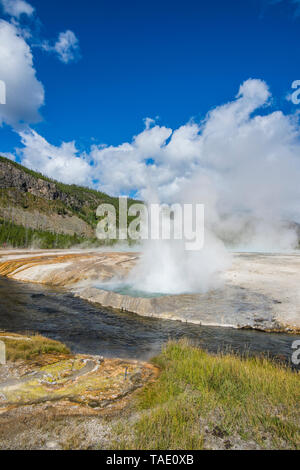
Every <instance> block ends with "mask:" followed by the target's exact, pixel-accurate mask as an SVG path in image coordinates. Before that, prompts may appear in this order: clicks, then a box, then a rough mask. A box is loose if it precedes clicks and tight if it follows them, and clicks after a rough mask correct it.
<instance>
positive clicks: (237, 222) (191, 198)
mask: <svg viewBox="0 0 300 470" xmlns="http://www.w3.org/2000/svg"><path fill="white" fill-rule="evenodd" d="M270 104H271V93H270V91H269V88H268V86H267V84H266V83H265V82H263V81H261V80H255V79H249V80H247V81H246V82H245V83H243V84H242V85H241V87H240V90H239V92H238V94H237V96H236V97H235V99H234V100H233V101H231V102H229V103H227V104H225V105H222V106H219V107H217V108H215V109H213V110H212V111H210V112H209V113H208V114H207V116H206V118H205V120H204V121H202V122H201V123H196V122H192V121H191V122H188V123H187V124H185V125H183V126H181V127H180V128H179V129H176V130H174V131H173V130H172V129H169V128H166V127H164V126H159V125H156V124H155V122H154V121H152V120H150V119H148V120H146V126H145V129H144V131H143V132H141V133H140V134H139V135H137V136H135V137H134V138H133V140H132V142H130V143H123V144H121V145H120V146H117V147H113V146H110V147H107V146H103V145H101V146H93V147H92V148H91V151H90V153H89V154H86V153H84V154H82V155H79V154H78V152H76V148H75V144H74V143H71V144H70V143H69V144H66V143H63V144H62V145H61V146H60V147H55V146H50V144H48V143H47V142H46V141H45V140H44V139H42V138H41V137H40V136H38V134H36V133H34V134H27V135H25V134H24V133H23V134H22V139H23V144H24V148H23V149H22V150H21V151H20V152H21V153H20V155H21V156H23V159H24V160H23V161H25V162H26V164H27V165H28V166H30V167H31V168H36V169H38V170H39V171H42V172H43V173H46V174H47V172H48V173H50V174H51V176H54V177H55V174H56V171H57V170H56V169H57V168H60V171H59V172H58V173H57V177H59V178H61V179H63V180H64V181H66V180H68V181H71V180H72V178H73V177H74V181H78V179H80V181H81V184H90V183H91V181H93V184H94V187H96V188H97V189H101V190H102V191H106V192H108V193H110V194H114V195H119V194H120V193H122V194H130V193H132V192H136V194H137V195H138V197H140V198H142V199H144V200H146V201H148V202H153V201H155V202H157V201H159V202H164V203H170V204H171V203H202V204H205V232H206V233H205V246H204V250H202V252H199V253H194V252H191V253H187V252H186V251H184V249H183V245H180V243H179V242H178V243H171V244H168V243H164V242H161V243H157V244H156V245H151V246H146V247H145V256H144V258H143V261H142V262H141V264H140V265H139V266H138V267H137V271H136V272H135V273H133V276H134V279H133V278H132V282H135V283H136V286H137V287H138V288H140V289H142V288H143V290H149V291H150V290H151V291H156V292H191V291H195V290H198V291H205V290H208V289H212V288H214V287H217V286H218V285H219V273H220V272H222V271H223V270H224V269H225V268H226V267H227V266H228V263H229V262H230V260H229V258H228V253H227V249H225V245H227V246H230V247H232V248H236V249H245V250H255V251H271V250H272V251H274V250H275V251H282V250H288V249H294V248H295V247H296V245H297V243H298V237H297V233H296V230H295V225H293V222H298V223H299V222H300V205H299V200H300V185H299V177H300V141H299V137H300V132H299V121H298V115H297V113H295V114H294V115H285V114H283V112H281V111H273V112H272V111H271V112H268V106H270ZM260 110H261V112H260ZM81 165H82V166H81ZM65 168H68V174H67V175H66V174H65V175H64V171H65Z"/></svg>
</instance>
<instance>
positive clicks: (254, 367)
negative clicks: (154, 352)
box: [116, 342, 300, 450]
mask: <svg viewBox="0 0 300 470" xmlns="http://www.w3.org/2000/svg"><path fill="white" fill-rule="evenodd" d="M154 363H155V364H156V365H158V366H159V367H160V369H161V375H160V377H159V379H158V380H157V381H156V382H155V383H153V384H150V385H149V386H148V387H146V388H145V389H144V390H143V391H142V392H140V394H139V396H138V399H137V403H136V408H137V411H138V412H139V418H138V420H137V421H135V422H134V424H132V428H131V430H128V425H126V426H122V425H121V428H120V429H118V432H119V436H121V437H120V439H119V440H118V441H117V444H116V447H117V448H121V449H151V450H164V449H183V450H193V449H203V448H209V447H210V443H209V442H210V441H209V439H208V436H213V435H214V433H216V431H217V434H218V435H221V437H222V438H223V439H224V440H225V441H226V440H227V441H228V440H229V441H230V440H231V441H233V442H234V441H235V439H237V438H240V439H242V440H243V441H245V442H247V441H248V442H249V441H250V440H254V441H255V442H256V443H257V444H258V445H259V446H260V447H267V448H275V449H278V448H291V449H296V448H298V449H299V448H300V434H299V431H300V429H299V420H300V411H299V403H300V382H299V374H298V373H296V372H293V371H291V370H290V369H288V368H286V367H285V366H283V365H278V364H275V363H273V362H271V361H270V360H267V359H264V358H257V357H256V358H249V357H248V358H239V357H237V356H235V355H230V354H228V355H218V356H214V355H209V354H207V353H206V352H204V351H202V350H200V349H198V348H195V347H192V346H191V345H189V344H187V343H186V342H179V343H175V342H171V343H169V344H168V346H167V347H166V348H165V349H164V351H163V352H162V353H161V355H160V356H158V357H157V358H156V359H155V360H154ZM124 435H125V436H127V437H126V438H124V437H122V436H124Z"/></svg>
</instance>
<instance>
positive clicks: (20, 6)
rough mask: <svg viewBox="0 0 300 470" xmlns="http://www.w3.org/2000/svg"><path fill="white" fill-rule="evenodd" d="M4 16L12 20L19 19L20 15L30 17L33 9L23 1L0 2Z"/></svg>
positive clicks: (6, 0)
mask: <svg viewBox="0 0 300 470" xmlns="http://www.w3.org/2000/svg"><path fill="white" fill-rule="evenodd" d="M0 3H1V5H2V8H3V11H4V13H5V14H7V15H10V16H12V17H14V18H20V16H21V15H27V16H31V15H32V14H33V12H34V8H33V7H32V6H31V5H30V4H29V3H28V2H26V1H25V0H0Z"/></svg>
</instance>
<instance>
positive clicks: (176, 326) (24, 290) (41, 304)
mask: <svg viewBox="0 0 300 470" xmlns="http://www.w3.org/2000/svg"><path fill="white" fill-rule="evenodd" d="M0 329H1V330H6V331H10V332H14V333H24V332H35V333H40V334H42V335H44V336H47V337H49V338H52V339H56V340H59V341H62V342H64V343H65V344H66V345H67V346H69V347H70V349H71V350H72V351H73V352H74V353H82V354H95V355H104V356H107V357H122V358H135V359H141V360H148V359H149V358H151V357H152V356H153V355H155V354H157V353H159V351H160V350H161V348H162V346H163V345H164V344H165V343H166V342H167V341H168V340H169V339H177V340H178V339H180V338H184V337H185V338H188V339H189V340H191V341H192V342H193V343H195V344H196V345H198V346H200V347H202V348H203V349H205V350H207V351H209V352H212V353H216V352H220V351H235V352H237V353H239V354H243V353H245V352H247V353H250V354H259V353H263V354H266V355H269V356H270V357H273V358H279V359H280V360H284V361H285V362H290V360H291V356H292V353H293V350H292V343H293V342H294V341H295V340H299V339H300V336H295V335H293V336H292V335H288V334H283V333H280V334H277V333H264V332H259V331H253V330H235V329H230V328H221V327H205V326H198V325H193V324H185V323H181V322H177V321H171V320H159V319H153V318H144V317H140V316H138V315H135V314H130V313H124V312H116V311H113V310H110V309H107V308H100V307H96V306H93V305H91V304H89V303H88V302H86V301H84V300H81V299H79V298H77V297H74V296H73V295H72V294H70V293H68V292H67V291H64V290H63V289H55V288H51V287H45V286H42V285H38V284H27V283H26V284H25V283H21V282H17V281H13V280H10V279H7V278H3V277H0Z"/></svg>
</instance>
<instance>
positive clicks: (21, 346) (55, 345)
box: [0, 333, 70, 362]
mask: <svg viewBox="0 0 300 470" xmlns="http://www.w3.org/2000/svg"><path fill="white" fill-rule="evenodd" d="M6 335H7V336H16V338H18V337H19V339H11V338H5V336H6ZM0 340H1V341H3V342H4V343H5V346H6V359H7V360H9V361H13V362H14V361H17V360H20V359H21V360H30V359H34V358H35V357H37V356H39V355H40V354H70V350H69V349H68V348H67V347H66V346H65V345H64V344H62V343H60V342H58V341H54V340H51V339H48V338H45V337H43V336H40V335H26V338H24V339H21V337H20V336H19V335H11V334H10V333H2V334H0Z"/></svg>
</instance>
